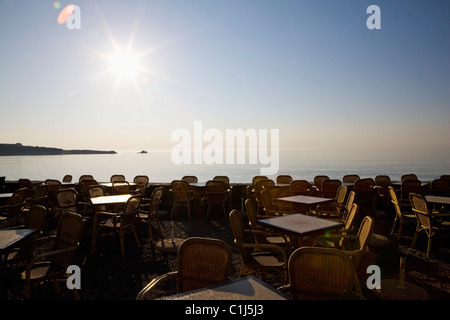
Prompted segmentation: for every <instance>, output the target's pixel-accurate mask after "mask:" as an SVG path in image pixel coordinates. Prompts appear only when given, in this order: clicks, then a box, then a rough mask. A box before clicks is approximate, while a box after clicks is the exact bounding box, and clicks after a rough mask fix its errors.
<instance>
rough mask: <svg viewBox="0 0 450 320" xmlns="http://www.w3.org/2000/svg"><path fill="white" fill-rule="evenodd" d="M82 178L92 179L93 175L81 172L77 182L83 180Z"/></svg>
mask: <svg viewBox="0 0 450 320" xmlns="http://www.w3.org/2000/svg"><path fill="white" fill-rule="evenodd" d="M83 180H94V176H93V175H91V174H83V175H81V176H80V178H79V179H78V182H79V183H81V181H83Z"/></svg>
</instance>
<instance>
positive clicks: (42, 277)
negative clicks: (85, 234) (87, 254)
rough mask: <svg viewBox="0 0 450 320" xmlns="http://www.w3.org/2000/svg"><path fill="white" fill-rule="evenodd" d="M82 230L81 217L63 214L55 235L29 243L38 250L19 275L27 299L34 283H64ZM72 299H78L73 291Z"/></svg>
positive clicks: (75, 214) (69, 213) (70, 213)
mask: <svg viewBox="0 0 450 320" xmlns="http://www.w3.org/2000/svg"><path fill="white" fill-rule="evenodd" d="M82 229H83V218H82V217H81V216H80V215H79V214H77V213H73V212H66V213H64V214H63V215H62V216H61V218H60V220H59V223H58V228H57V231H56V236H49V237H45V238H39V239H36V240H35V241H33V243H32V244H33V245H35V246H38V245H39V244H40V246H39V247H40V250H39V254H37V255H35V256H33V258H32V260H31V261H30V262H29V263H28V264H27V268H26V271H24V272H23V273H22V279H24V280H25V293H26V297H27V298H30V296H31V289H32V286H33V285H34V284H37V285H39V284H42V283H44V282H49V281H51V282H55V284H57V283H59V282H66V281H67V279H68V276H69V275H68V274H67V267H68V266H69V265H71V264H72V261H73V258H74V256H75V253H76V250H77V249H78V247H79V245H80V242H79V241H80V238H81V234H82ZM44 243H46V245H44ZM49 243H52V246H49V245H48V244H49ZM30 245H31V243H30ZM44 248H46V250H45V251H43V250H44ZM36 252H38V251H36ZM55 288H56V286H55ZM74 296H75V297H76V298H78V293H77V291H76V290H75V291H74Z"/></svg>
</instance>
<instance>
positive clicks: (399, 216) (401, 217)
mask: <svg viewBox="0 0 450 320" xmlns="http://www.w3.org/2000/svg"><path fill="white" fill-rule="evenodd" d="M388 190H389V196H390V198H391V202H392V204H393V206H394V210H395V218H394V223H393V224H392V230H391V235H393V234H394V231H395V228H396V227H397V224H398V225H399V227H398V233H397V234H398V240H400V238H401V236H402V234H403V226H404V225H405V224H406V223H407V222H414V221H416V215H415V214H414V212H404V211H403V210H402V208H401V207H400V204H399V202H398V199H397V194H396V192H395V190H394V188H393V187H391V186H389V187H388Z"/></svg>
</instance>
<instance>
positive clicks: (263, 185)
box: [254, 179, 275, 214]
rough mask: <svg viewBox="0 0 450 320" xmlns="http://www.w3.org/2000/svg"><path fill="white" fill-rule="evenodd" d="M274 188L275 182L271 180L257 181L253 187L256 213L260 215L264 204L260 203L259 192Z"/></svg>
mask: <svg viewBox="0 0 450 320" xmlns="http://www.w3.org/2000/svg"><path fill="white" fill-rule="evenodd" d="M274 186H275V182H274V181H273V180H271V179H259V180H257V181H256V182H255V185H254V197H255V200H256V204H257V205H258V206H257V212H258V214H259V213H260V211H261V210H263V209H264V203H263V201H262V197H261V192H262V191H263V190H270V189H271V188H273V187H274Z"/></svg>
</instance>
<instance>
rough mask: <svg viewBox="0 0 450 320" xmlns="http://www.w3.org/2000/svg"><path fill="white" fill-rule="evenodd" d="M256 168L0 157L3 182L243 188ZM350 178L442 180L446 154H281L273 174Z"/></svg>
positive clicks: (132, 157)
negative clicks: (192, 179) (123, 181)
mask: <svg viewBox="0 0 450 320" xmlns="http://www.w3.org/2000/svg"><path fill="white" fill-rule="evenodd" d="M246 162H248V161H246ZM261 167H264V166H263V165H260V164H256V165H249V164H241V165H237V164H235V165H231V164H227V165H199V164H191V165H185V164H181V165H176V164H174V163H173V162H172V160H171V153H170V151H167V152H163V151H161V152H149V153H147V154H138V153H135V152H119V153H118V154H113V155H61V156H55V155H53V156H1V157H0V176H6V180H17V179H19V178H29V179H31V180H45V179H48V178H50V179H58V180H61V179H62V178H63V176H64V175H66V174H71V175H72V176H73V178H74V180H78V177H79V176H81V175H83V174H92V175H93V176H94V178H95V179H96V180H97V181H109V178H110V177H111V175H113V174H124V175H125V176H126V178H127V180H128V181H132V180H133V178H134V177H135V176H136V175H141V174H143V175H147V176H148V177H149V178H150V181H151V182H170V181H172V180H174V179H180V178H181V177H182V176H184V175H195V176H197V177H198V179H199V181H207V180H209V179H211V178H213V177H214V176H216V175H226V176H228V177H229V178H230V181H231V182H235V183H246V182H250V181H251V179H252V177H253V176H255V175H259V174H260V168H261ZM266 167H267V166H266ZM353 173H356V174H359V175H360V176H361V177H362V178H365V177H372V178H374V177H375V176H376V175H379V174H386V175H389V176H390V177H391V179H392V180H398V179H400V176H401V175H403V174H407V173H415V174H416V175H417V176H418V177H419V179H420V180H423V181H427V180H432V179H435V178H438V177H439V176H441V175H442V174H450V150H447V149H438V150H436V149H435V150H280V163H279V170H278V174H289V175H291V176H293V177H294V178H295V179H306V180H310V181H311V180H313V178H314V176H316V175H319V174H325V175H328V176H329V177H330V178H335V179H342V176H343V175H345V174H353ZM271 177H272V178H273V177H275V175H274V176H271Z"/></svg>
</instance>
